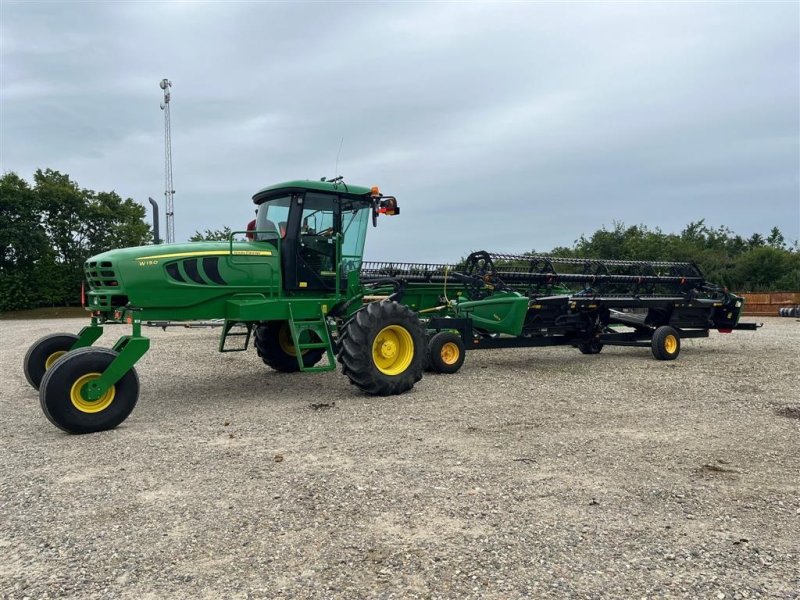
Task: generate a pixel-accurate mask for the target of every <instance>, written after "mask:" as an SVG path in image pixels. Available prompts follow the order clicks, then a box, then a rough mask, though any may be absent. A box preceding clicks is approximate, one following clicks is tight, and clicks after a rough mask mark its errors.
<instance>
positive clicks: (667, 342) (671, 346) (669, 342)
mask: <svg viewBox="0 0 800 600" xmlns="http://www.w3.org/2000/svg"><path fill="white" fill-rule="evenodd" d="M677 349H678V338H676V337H675V336H674V335H672V334H670V335H668V336H667V337H665V338H664V350H666V351H667V353H668V354H675V351H676V350H677Z"/></svg>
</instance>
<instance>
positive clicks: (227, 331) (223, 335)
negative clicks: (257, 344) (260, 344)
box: [219, 319, 253, 352]
mask: <svg viewBox="0 0 800 600" xmlns="http://www.w3.org/2000/svg"><path fill="white" fill-rule="evenodd" d="M236 326H241V327H244V328H245V330H244V331H235V332H233V333H231V329H233V328H234V327H236ZM252 333H253V324H252V323H242V322H241V321H228V320H227V319H226V320H225V323H224V325H223V327H222V331H221V332H220V336H219V351H220V352H244V351H245V350H247V348H248V347H249V345H250V336H251V335H252ZM237 337H243V338H244V346H243V347H241V348H226V347H225V342H226V341H227V340H228V338H237Z"/></svg>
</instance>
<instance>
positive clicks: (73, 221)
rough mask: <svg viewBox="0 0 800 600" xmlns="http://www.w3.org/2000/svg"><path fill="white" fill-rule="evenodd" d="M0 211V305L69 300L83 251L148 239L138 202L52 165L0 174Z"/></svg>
mask: <svg viewBox="0 0 800 600" xmlns="http://www.w3.org/2000/svg"><path fill="white" fill-rule="evenodd" d="M0 208H2V210H0V232H1V233H0V252H2V254H1V255H0V256H1V257H0V310H16V309H21V308H30V307H35V306H44V305H56V304H70V303H75V302H77V301H78V298H79V292H80V286H81V281H82V280H83V263H84V261H85V260H86V259H87V258H88V257H89V256H92V255H93V254H97V253H100V252H104V251H106V250H110V249H112V248H117V247H122V246H137V245H141V244H144V243H146V242H149V241H150V239H151V234H150V226H149V225H148V224H147V223H146V222H145V221H144V217H145V208H144V207H143V206H141V205H139V204H137V203H135V202H134V201H133V200H131V199H126V200H123V199H122V198H121V197H120V196H119V195H118V194H116V193H115V192H99V193H95V192H93V191H92V190H87V189H83V188H81V187H80V186H79V185H78V184H77V183H76V182H74V181H72V180H71V179H70V177H69V176H68V175H66V174H62V173H59V172H58V171H53V170H51V169H46V170H44V171H43V170H41V169H40V170H37V171H36V173H35V174H34V177H33V186H31V185H29V184H28V183H27V182H26V181H24V180H23V179H22V178H20V177H19V176H18V175H17V174H15V173H6V174H5V175H3V177H2V178H1V179H0Z"/></svg>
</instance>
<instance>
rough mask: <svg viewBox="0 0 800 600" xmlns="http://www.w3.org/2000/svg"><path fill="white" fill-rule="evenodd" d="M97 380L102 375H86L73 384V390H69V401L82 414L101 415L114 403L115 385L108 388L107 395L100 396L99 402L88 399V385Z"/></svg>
mask: <svg viewBox="0 0 800 600" xmlns="http://www.w3.org/2000/svg"><path fill="white" fill-rule="evenodd" d="M95 379H100V373H87V374H86V375H81V376H80V377H78V379H76V380H75V383H73V384H72V388H70V390H69V399H70V400H71V401H72V405H73V406H74V407H75V408H77V409H78V410H79V411H81V412H85V413H89V414H92V413H99V412H101V411H103V410H105V409H107V408H108V407H109V406H110V405H111V403H112V402H113V401H114V395H115V394H116V388H115V387H114V386H113V385H112V386H111V387H110V388H108V389H107V390H106V393H105V394H103V395H102V396H100V398H98V399H97V400H89V399H87V397H86V389H85V387H86V384H87V383H89V382H90V381H94V380H95Z"/></svg>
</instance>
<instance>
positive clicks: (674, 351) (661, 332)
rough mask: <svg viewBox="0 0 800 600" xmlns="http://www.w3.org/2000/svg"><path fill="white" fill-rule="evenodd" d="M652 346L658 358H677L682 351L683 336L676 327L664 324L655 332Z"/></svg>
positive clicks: (654, 354)
mask: <svg viewBox="0 0 800 600" xmlns="http://www.w3.org/2000/svg"><path fill="white" fill-rule="evenodd" d="M650 347H651V349H652V350H653V356H655V357H656V358H657V359H658V360H675V359H676V358H678V354H680V352H681V336H680V334H679V333H678V330H677V329H675V328H674V327H670V326H669V325H662V326H661V327H659V328H658V329H656V330H655V332H654V333H653V339H652V340H651V341H650Z"/></svg>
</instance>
